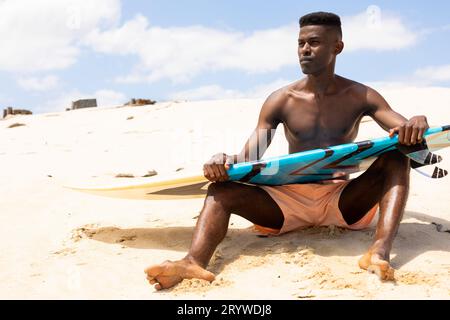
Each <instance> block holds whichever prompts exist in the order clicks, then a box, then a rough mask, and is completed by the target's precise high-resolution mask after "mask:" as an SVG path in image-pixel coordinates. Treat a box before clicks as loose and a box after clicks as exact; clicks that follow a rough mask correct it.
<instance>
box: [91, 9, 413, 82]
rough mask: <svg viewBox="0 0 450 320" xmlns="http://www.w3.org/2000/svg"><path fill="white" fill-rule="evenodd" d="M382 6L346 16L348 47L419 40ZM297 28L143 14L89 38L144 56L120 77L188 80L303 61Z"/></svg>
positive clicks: (98, 45)
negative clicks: (239, 27)
mask: <svg viewBox="0 0 450 320" xmlns="http://www.w3.org/2000/svg"><path fill="white" fill-rule="evenodd" d="M377 8H378V7H375V6H371V7H369V8H368V10H367V11H365V12H362V13H360V14H358V15H356V16H351V17H344V18H343V24H344V38H345V42H346V50H348V51H355V50H361V49H371V50H392V49H400V48H404V47H408V46H411V45H413V44H414V43H415V40H416V36H415V34H414V33H413V32H412V31H410V30H408V28H407V27H406V26H405V25H404V24H403V23H402V21H401V19H400V18H398V17H396V16H393V15H388V14H385V13H382V12H381V11H380V10H379V9H377ZM377 10H378V11H377ZM297 33H298V24H297V22H295V23H293V24H290V25H285V26H280V27H278V28H273V29H265V30H257V31H254V32H252V33H243V32H239V31H223V30H218V29H213V28H208V27H203V26H188V27H183V28H181V27H170V28H162V27H158V26H152V25H150V23H149V21H148V20H147V18H146V17H144V16H142V15H138V16H136V17H134V18H133V19H131V20H129V21H126V22H125V23H124V24H123V25H122V26H120V27H118V28H112V29H110V30H106V31H100V30H98V29H97V30H95V31H94V32H92V33H91V34H90V35H89V36H88V37H87V38H86V40H85V42H84V43H85V44H87V45H89V46H91V47H92V48H93V49H94V50H96V51H98V52H102V53H106V54H116V55H136V56H137V57H138V58H139V63H138V64H137V65H136V66H135V67H134V68H133V70H132V71H131V72H130V74H127V75H122V76H119V77H117V78H116V81H118V82H124V83H138V82H153V81H157V80H161V79H170V80H172V81H173V82H187V81H189V80H190V79H192V78H193V77H195V76H196V75H198V74H200V73H202V72H206V71H220V70H230V69H234V70H241V71H244V72H247V73H263V72H272V71H277V70H280V68H282V67H284V66H293V65H297V64H298V61H297V60H298V59H297ZM210 89H212V88H210Z"/></svg>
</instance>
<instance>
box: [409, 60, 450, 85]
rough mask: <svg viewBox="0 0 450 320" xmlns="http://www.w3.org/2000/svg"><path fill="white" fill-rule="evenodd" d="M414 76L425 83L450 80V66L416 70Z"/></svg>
mask: <svg viewBox="0 0 450 320" xmlns="http://www.w3.org/2000/svg"><path fill="white" fill-rule="evenodd" d="M414 76H416V77H417V78H418V80H422V81H424V82H439V81H448V80H450V64H447V65H442V66H429V67H425V68H421V69H418V70H416V72H415V73H414Z"/></svg>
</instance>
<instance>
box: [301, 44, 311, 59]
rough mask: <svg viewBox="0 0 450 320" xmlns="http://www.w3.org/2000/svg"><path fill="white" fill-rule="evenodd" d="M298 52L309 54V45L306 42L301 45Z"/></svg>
mask: <svg viewBox="0 0 450 320" xmlns="http://www.w3.org/2000/svg"><path fill="white" fill-rule="evenodd" d="M300 53H301V54H302V55H305V56H307V55H309V54H310V53H311V46H310V45H309V44H308V43H307V42H306V43H305V44H304V45H303V47H301V48H300Z"/></svg>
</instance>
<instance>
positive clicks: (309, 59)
mask: <svg viewBox="0 0 450 320" xmlns="http://www.w3.org/2000/svg"><path fill="white" fill-rule="evenodd" d="M312 61H313V59H312V58H301V59H300V63H309V62H312Z"/></svg>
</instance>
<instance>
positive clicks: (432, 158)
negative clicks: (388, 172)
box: [397, 141, 442, 165]
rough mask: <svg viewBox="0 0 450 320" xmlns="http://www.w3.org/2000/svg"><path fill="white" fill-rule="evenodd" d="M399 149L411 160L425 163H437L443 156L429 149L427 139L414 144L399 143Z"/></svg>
mask: <svg viewBox="0 0 450 320" xmlns="http://www.w3.org/2000/svg"><path fill="white" fill-rule="evenodd" d="M397 148H398V150H399V151H400V152H401V153H403V154H404V155H405V156H407V157H408V158H410V159H411V160H413V161H415V162H418V163H420V164H423V165H430V164H436V163H439V162H441V161H442V157H441V156H440V155H438V154H435V153H432V152H431V151H430V150H429V149H428V145H427V143H426V142H425V141H422V142H421V143H419V144H416V145H414V146H405V145H401V144H399V145H398V146H397Z"/></svg>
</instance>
